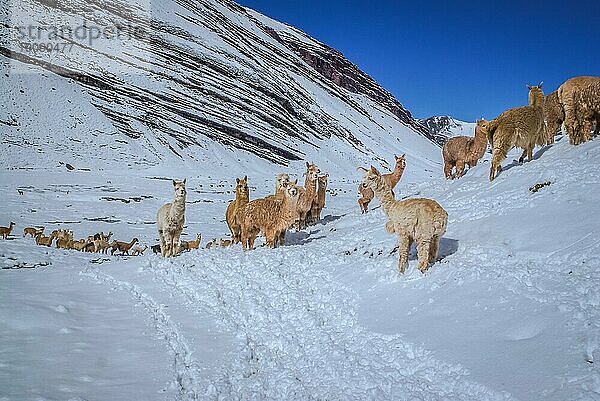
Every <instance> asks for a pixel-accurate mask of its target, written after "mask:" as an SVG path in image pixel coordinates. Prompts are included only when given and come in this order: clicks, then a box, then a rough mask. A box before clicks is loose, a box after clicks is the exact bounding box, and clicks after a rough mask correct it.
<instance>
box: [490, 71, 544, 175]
mask: <svg viewBox="0 0 600 401" xmlns="http://www.w3.org/2000/svg"><path fill="white" fill-rule="evenodd" d="M527 87H528V88H529V105H528V106H522V107H516V108H513V109H509V110H506V111H505V112H504V113H502V114H500V115H499V116H498V117H496V118H495V119H493V120H492V121H485V120H483V121H482V125H481V129H482V130H483V131H484V132H485V134H486V136H487V138H488V141H489V143H490V145H491V146H492V163H491V166H490V181H493V180H494V178H495V177H496V175H497V174H498V173H500V171H502V161H503V160H504V159H506V155H507V153H508V151H509V150H511V149H512V148H514V147H520V148H522V149H523V154H522V155H521V157H520V158H519V161H520V162H523V160H524V159H525V155H526V154H527V158H528V160H529V161H531V160H532V159H533V149H534V148H535V145H544V144H545V143H546V133H545V123H544V101H545V97H544V92H542V84H541V83H540V84H539V85H537V86H529V85H528V86H527Z"/></svg>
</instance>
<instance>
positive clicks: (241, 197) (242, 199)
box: [236, 192, 250, 203]
mask: <svg viewBox="0 0 600 401" xmlns="http://www.w3.org/2000/svg"><path fill="white" fill-rule="evenodd" d="M236 200H237V201H238V203H248V202H250V196H249V194H248V192H240V193H238V194H237V195H236Z"/></svg>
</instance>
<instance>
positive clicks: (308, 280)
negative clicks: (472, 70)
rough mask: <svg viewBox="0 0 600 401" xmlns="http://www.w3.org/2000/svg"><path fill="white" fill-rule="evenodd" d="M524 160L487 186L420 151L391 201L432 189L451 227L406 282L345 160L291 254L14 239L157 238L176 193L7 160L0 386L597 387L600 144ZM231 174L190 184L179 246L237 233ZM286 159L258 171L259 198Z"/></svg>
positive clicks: (337, 392)
mask: <svg viewBox="0 0 600 401" xmlns="http://www.w3.org/2000/svg"><path fill="white" fill-rule="evenodd" d="M519 153H520V152H518V151H514V152H512V153H511V154H510V155H509V159H508V160H507V168H506V169H505V171H503V172H502V173H501V174H500V176H499V177H498V178H497V179H496V180H495V181H494V182H493V183H489V181H488V179H487V175H488V168H489V163H488V162H487V161H485V160H484V161H483V162H482V163H480V164H479V165H478V166H477V167H475V168H473V169H471V170H469V171H468V172H467V174H466V175H465V177H463V178H461V179H460V180H455V181H447V180H445V179H444V178H443V176H442V174H441V167H439V166H437V167H438V170H436V172H435V173H434V174H433V177H429V173H427V172H425V171H422V170H420V168H417V167H414V165H415V162H414V160H413V159H412V158H411V157H409V158H408V160H407V163H408V167H407V168H408V170H407V174H406V175H405V176H404V177H403V178H402V181H401V182H400V184H399V186H398V189H397V191H396V193H397V196H401V197H404V196H426V197H431V198H434V199H436V200H437V201H439V202H440V203H441V204H442V205H443V206H444V207H445V208H446V210H447V211H448V213H449V216H450V220H449V225H448V231H447V233H446V235H445V236H444V239H443V240H442V246H441V248H442V249H441V257H442V259H441V260H440V261H438V262H437V263H436V264H434V265H433V266H432V267H431V268H430V271H429V272H428V274H426V275H421V274H420V273H418V271H417V270H416V260H415V259H414V255H413V257H412V258H411V260H410V263H409V269H408V271H407V273H406V274H405V275H403V276H400V275H399V274H398V272H397V270H396V265H397V258H398V255H397V252H396V251H395V249H394V247H395V244H396V238H395V237H394V236H390V235H387V234H386V232H385V229H384V223H385V220H386V219H385V216H384V215H383V213H382V211H381V209H380V208H376V209H374V210H372V211H371V212H369V213H368V214H366V215H361V214H360V212H359V208H358V206H357V204H356V192H355V191H356V185H357V183H358V180H359V178H360V177H358V175H357V173H356V172H352V171H351V170H350V164H349V165H347V168H348V171H346V172H345V173H343V174H342V173H336V174H332V176H331V180H332V182H331V184H330V192H329V193H328V198H327V208H326V209H325V213H324V215H325V217H324V220H323V222H322V223H320V224H318V225H316V226H314V227H311V228H309V229H306V230H304V231H300V232H298V233H290V234H289V235H288V238H287V239H288V244H287V245H286V246H284V247H280V248H278V249H274V250H270V249H265V248H264V247H260V248H258V249H257V250H255V251H251V252H243V251H242V250H241V249H240V248H239V247H232V248H227V249H221V248H218V249H210V250H206V249H200V250H198V251H195V252H190V253H187V254H184V255H182V256H181V257H178V258H175V259H173V260H164V259H162V258H160V257H158V256H154V255H151V254H146V255H144V256H141V257H117V256H110V255H96V254H85V253H83V254H82V253H75V252H71V251H62V250H57V249H54V248H52V249H46V248H42V247H37V246H35V245H34V243H33V240H32V239H31V238H22V237H21V234H20V232H22V231H20V230H22V228H23V227H24V226H26V225H30V224H34V223H35V224H44V225H45V226H46V229H47V230H51V229H53V228H55V227H68V228H71V229H73V230H74V232H75V235H76V236H77V237H81V236H84V235H87V234H89V233H91V232H96V231H100V230H103V231H105V232H106V231H109V230H110V231H112V232H114V233H115V237H116V238H119V239H123V240H128V239H130V238H131V237H133V236H136V237H138V238H139V239H140V240H141V243H142V244H148V245H151V244H153V243H155V241H156V233H155V227H154V225H153V219H154V214H155V212H156V210H157V208H158V207H159V206H160V205H161V204H162V203H163V202H165V201H167V200H168V199H170V197H171V184H170V182H168V181H165V180H162V179H160V177H154V176H153V175H152V171H153V170H146V171H139V172H137V173H136V172H135V171H133V170H125V169H122V170H114V171H110V172H109V171H104V172H96V171H71V172H67V170H66V169H65V170H64V171H48V172H44V173H40V172H39V171H27V170H13V171H5V173H4V174H2V175H0V187H1V189H2V192H3V194H5V195H4V202H5V203H4V205H5V206H3V207H2V208H0V221H2V222H7V221H8V220H13V221H15V222H16V223H17V227H16V229H15V233H14V236H12V237H11V239H10V240H6V241H0V254H1V255H2V265H3V267H5V268H11V269H6V270H0V303H1V304H2V305H3V307H2V308H0V338H2V340H1V344H2V348H1V350H0V366H2V369H0V388H1V389H2V394H1V397H4V399H10V400H13V399H14V400H25V399H113V400H130V399H364V400H367V399H369V400H371V399H382V400H383V399H394V400H508V399H519V400H557V401H558V400H561V401H562V400H593V399H596V398H598V396H599V394H600V376H599V372H598V367H597V366H598V358H599V357H600V354H599V352H600V349H599V343H598V342H599V337H598V335H599V333H600V323H599V322H600V316H599V314H600V309H599V308H598V303H599V302H600V274H599V271H600V269H599V267H600V245H599V242H598V234H600V233H599V229H598V227H600V225H599V221H598V216H599V215H600V206H599V205H600V193H598V191H597V190H596V188H598V187H599V185H600V178H599V177H600V163H599V162H598V160H600V142H599V141H597V140H594V141H591V142H588V143H585V144H582V145H580V146H578V147H573V146H570V145H569V144H568V141H567V140H565V138H560V137H559V138H558V141H557V142H556V143H555V144H554V145H553V146H551V147H548V148H545V149H543V150H540V151H538V153H537V155H536V156H537V157H538V158H537V159H536V160H534V161H532V162H529V163H526V164H524V165H518V164H516V163H512V164H511V163H510V161H511V159H512V158H514V157H517V156H518V155H519ZM485 157H486V158H487V157H488V155H486V156H485ZM235 168H236V167H235V165H234V167H232V169H230V170H228V171H220V172H215V173H214V174H213V175H211V176H210V177H208V176H207V175H206V174H205V173H204V172H199V173H198V174H197V175H194V176H188V183H189V184H188V186H189V193H188V206H187V227H186V229H185V235H184V238H188V239H190V238H193V237H194V236H195V233H197V232H201V233H202V234H203V238H204V239H203V241H202V243H203V244H204V243H206V241H207V240H209V239H211V238H213V237H224V236H225V235H226V232H227V228H226V226H225V223H224V212H225V208H226V205H227V202H228V200H229V199H231V198H232V190H233V188H232V184H233V182H234V181H233V177H234V176H235V175H236V174H237V175H239V174H243V173H245V171H236V170H235ZM279 171H280V170H278V169H274V168H271V169H270V170H264V171H259V170H256V171H251V172H250V173H249V176H250V183H251V196H252V197H253V198H254V197H258V196H262V195H264V194H267V193H269V192H271V190H272V187H273V179H272V176H273V174H274V173H276V172H279ZM287 171H288V172H289V173H291V174H293V175H294V176H296V177H300V178H301V173H302V170H301V169H300V168H299V167H292V168H290V169H289V170H287ZM545 182H549V185H547V186H544V187H541V188H540V189H539V190H538V191H537V192H532V191H531V190H530V189H529V188H531V187H533V186H534V185H535V184H538V183H545ZM18 190H21V191H22V192H23V195H20V194H19V192H18ZM109 197H110V198H121V199H124V200H129V202H128V203H124V202H119V201H110V200H109V199H110V198H109ZM377 204H378V203H377V202H376V201H375V202H374V203H373V205H372V207H376V206H377ZM14 266H36V267H35V268H32V269H26V268H21V269H12V267H14Z"/></svg>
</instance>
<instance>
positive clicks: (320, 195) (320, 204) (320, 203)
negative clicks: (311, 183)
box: [311, 174, 329, 221]
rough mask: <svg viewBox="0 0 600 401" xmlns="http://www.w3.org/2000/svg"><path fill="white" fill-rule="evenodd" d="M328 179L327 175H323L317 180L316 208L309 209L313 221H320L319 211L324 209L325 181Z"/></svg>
mask: <svg viewBox="0 0 600 401" xmlns="http://www.w3.org/2000/svg"><path fill="white" fill-rule="evenodd" d="M328 179H329V174H325V175H323V176H320V177H318V178H317V183H318V186H317V202H316V207H314V208H313V209H311V213H313V216H312V219H313V221H319V220H321V211H322V210H323V209H324V208H325V195H326V192H325V191H326V190H327V181H328Z"/></svg>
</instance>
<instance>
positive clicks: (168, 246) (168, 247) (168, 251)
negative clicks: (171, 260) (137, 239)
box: [163, 231, 173, 258]
mask: <svg viewBox="0 0 600 401" xmlns="http://www.w3.org/2000/svg"><path fill="white" fill-rule="evenodd" d="M163 235H164V236H165V255H164V256H165V257H166V258H168V257H169V256H171V255H173V248H172V245H173V237H172V236H171V233H170V232H168V231H163Z"/></svg>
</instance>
